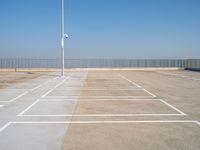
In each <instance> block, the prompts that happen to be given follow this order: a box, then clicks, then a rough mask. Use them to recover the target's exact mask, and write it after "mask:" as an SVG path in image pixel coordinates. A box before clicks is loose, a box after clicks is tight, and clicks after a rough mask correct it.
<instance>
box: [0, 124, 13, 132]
mask: <svg viewBox="0 0 200 150" xmlns="http://www.w3.org/2000/svg"><path fill="white" fill-rule="evenodd" d="M10 124H11V122H8V123H6V124H5V125H4V126H3V127H1V128H0V133H1V132H2V131H3V130H5V129H6V128H7V127H8V126H9V125H10Z"/></svg>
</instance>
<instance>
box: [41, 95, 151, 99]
mask: <svg viewBox="0 0 200 150" xmlns="http://www.w3.org/2000/svg"><path fill="white" fill-rule="evenodd" d="M45 98H49V99H55V98H58V99H74V98H79V96H78V95H69V96H46V97H45ZM80 98H81V99H145V98H146V99H150V98H152V96H80Z"/></svg>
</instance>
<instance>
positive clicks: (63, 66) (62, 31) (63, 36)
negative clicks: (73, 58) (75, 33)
mask: <svg viewBox="0 0 200 150" xmlns="http://www.w3.org/2000/svg"><path fill="white" fill-rule="evenodd" d="M61 3H62V8H61V11H62V19H61V53H62V56H61V58H62V63H61V66H62V69H61V70H62V73H61V74H62V76H63V77H64V76H65V72H64V71H65V50H64V49H65V38H68V37H69V36H68V35H67V34H65V33H64V32H65V27H64V22H65V18H64V13H65V11H64V0H61Z"/></svg>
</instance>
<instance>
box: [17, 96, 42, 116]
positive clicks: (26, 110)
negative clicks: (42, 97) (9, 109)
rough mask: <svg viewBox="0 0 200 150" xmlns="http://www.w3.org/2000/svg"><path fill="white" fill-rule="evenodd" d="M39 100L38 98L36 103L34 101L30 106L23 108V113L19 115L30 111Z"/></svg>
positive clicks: (20, 114)
mask: <svg viewBox="0 0 200 150" xmlns="http://www.w3.org/2000/svg"><path fill="white" fill-rule="evenodd" d="M38 102H39V99H38V100H36V101H35V102H34V103H32V104H31V105H30V106H28V107H27V108H26V109H25V110H23V111H22V112H21V113H19V114H18V115H17V116H22V115H23V114H24V113H25V112H26V111H28V110H29V109H30V108H31V107H33V106H34V105H35V104H37V103H38Z"/></svg>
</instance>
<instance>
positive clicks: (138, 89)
mask: <svg viewBox="0 0 200 150" xmlns="http://www.w3.org/2000/svg"><path fill="white" fill-rule="evenodd" d="M107 90H109V91H140V90H143V89H141V88H131V89H109V88H104V89H89V88H86V89H83V91H107Z"/></svg>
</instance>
